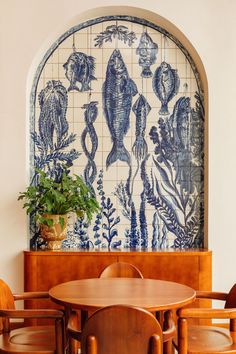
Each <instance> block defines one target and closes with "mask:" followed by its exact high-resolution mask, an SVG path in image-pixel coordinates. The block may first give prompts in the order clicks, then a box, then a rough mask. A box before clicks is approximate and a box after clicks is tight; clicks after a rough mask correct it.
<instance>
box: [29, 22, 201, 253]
mask: <svg viewBox="0 0 236 354" xmlns="http://www.w3.org/2000/svg"><path fill="white" fill-rule="evenodd" d="M30 133H31V171H34V168H35V167H36V168H40V169H44V170H45V171H47V173H48V174H50V175H51V176H54V177H55V178H57V177H58V176H59V175H60V173H61V169H62V165H64V164H67V165H68V166H70V171H71V173H76V174H80V175H82V176H83V177H84V179H85V181H86V183H87V184H88V185H90V186H91V188H92V189H93V190H94V191H95V192H96V195H97V198H98V200H99V202H100V205H101V212H100V213H99V214H97V215H95V216H94V219H93V221H92V222H91V224H90V225H89V224H88V223H87V222H86V221H85V220H76V219H75V217H74V216H71V217H70V226H69V230H68V236H67V239H66V240H64V241H63V247H65V248H72V247H73V248H107V247H108V248H113V249H114V248H122V249H123V248H128V249H129V248H144V249H145V248H153V249H162V248H189V247H202V246H204V245H203V240H204V234H203V233H204V103H203V92H202V87H201V82H200V79H199V74H198V72H197V69H196V66H195V64H194V61H193V60H192V58H191V57H190V55H189V53H188V52H187V50H186V49H185V48H184V47H183V46H182V45H181V43H180V42H179V41H178V40H177V39H176V38H175V37H174V36H173V35H171V34H170V33H168V32H166V31H165V30H164V29H163V28H161V27H158V26H156V25H154V24H152V23H150V22H148V21H145V20H143V19H139V18H134V17H130V16H129V17H128V16H109V17H102V18H97V19H93V20H90V21H88V22H85V23H83V24H79V25H77V26H75V27H73V28H71V29H70V30H69V31H68V32H66V33H65V34H63V35H62V36H61V37H60V38H59V39H58V40H57V41H56V42H55V43H54V44H53V46H52V47H51V48H50V49H49V50H48V52H47V53H46V54H45V56H44V58H43V60H42V62H41V63H40V65H39V67H38V69H37V72H36V74H35V79H34V83H33V87H32V92H31V132H30ZM36 180H37V176H35V175H33V172H32V183H36ZM30 243H31V247H35V246H37V247H40V246H41V245H42V240H40V237H39V236H38V232H37V229H36V227H35V225H34V223H33V222H31V241H30Z"/></svg>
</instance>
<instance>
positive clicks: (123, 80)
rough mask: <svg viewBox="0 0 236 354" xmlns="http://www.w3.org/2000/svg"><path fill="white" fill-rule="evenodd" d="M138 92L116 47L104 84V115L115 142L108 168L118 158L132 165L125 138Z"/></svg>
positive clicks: (107, 164) (107, 163)
mask: <svg viewBox="0 0 236 354" xmlns="http://www.w3.org/2000/svg"><path fill="white" fill-rule="evenodd" d="M137 93H138V91H137V86H136V84H135V82H134V81H133V80H132V79H131V78H130V77H129V74H128V71H127V68H126V66H125V63H124V61H123V58H122V55H121V53H120V51H119V50H118V49H115V50H114V52H113V53H112V55H111V57H110V59H109V61H108V64H107V72H106V80H105V82H104V85H103V110H104V116H105V119H106V121H107V125H108V128H109V131H110V133H111V139H112V142H113V146H112V150H111V152H110V153H109V155H108V156H107V160H106V167H107V168H108V167H109V166H110V165H111V164H113V163H114V162H116V161H117V160H121V161H125V162H126V163H127V164H128V165H130V154H129V152H128V151H127V149H126V148H125V146H124V141H123V140H124V136H125V135H126V133H127V131H128V129H129V121H130V118H129V115H130V111H131V106H132V97H133V96H135V95H136V94H137Z"/></svg>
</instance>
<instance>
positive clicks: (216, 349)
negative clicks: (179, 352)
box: [188, 326, 236, 354]
mask: <svg viewBox="0 0 236 354" xmlns="http://www.w3.org/2000/svg"><path fill="white" fill-rule="evenodd" d="M233 350H236V344H233V341H232V338H231V336H230V332H229V330H228V329H226V328H221V327H214V326H189V327H188V353H189V354H191V353H192V354H193V353H194V354H196V353H204V354H208V353H209V354H210V353H221V352H224V353H230V352H231V351H233Z"/></svg>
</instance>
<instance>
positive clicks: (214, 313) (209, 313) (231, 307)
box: [175, 284, 236, 354]
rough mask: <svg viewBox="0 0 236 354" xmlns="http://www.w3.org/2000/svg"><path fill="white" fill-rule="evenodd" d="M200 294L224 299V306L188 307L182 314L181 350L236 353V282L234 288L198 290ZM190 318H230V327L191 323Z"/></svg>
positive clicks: (181, 310)
mask: <svg viewBox="0 0 236 354" xmlns="http://www.w3.org/2000/svg"><path fill="white" fill-rule="evenodd" d="M197 298H201V299H204V298H205V299H215V300H224V301H225V306H224V309H208V308H185V309H180V310H179V311H178V312H177V314H178V317H179V319H178V343H176V342H175V346H176V347H177V349H178V352H179V354H187V353H191V354H193V353H204V354H206V353H207V354H209V353H214V354H217V353H236V284H235V285H234V286H233V287H232V288H231V290H230V292H229V293H228V294H227V293H220V292H204V291H199V292H197ZM190 318H198V319H199V318H204V319H214V318H216V319H218V318H219V319H229V322H230V324H229V329H228V328H221V327H219V326H202V325H194V326H193V325H188V319H190Z"/></svg>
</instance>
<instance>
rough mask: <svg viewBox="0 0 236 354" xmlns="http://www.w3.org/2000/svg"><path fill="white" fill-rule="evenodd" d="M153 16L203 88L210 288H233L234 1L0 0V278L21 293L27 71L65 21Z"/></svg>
mask: <svg viewBox="0 0 236 354" xmlns="http://www.w3.org/2000/svg"><path fill="white" fill-rule="evenodd" d="M111 5H117V6H122V5H124V6H135V7H140V8H143V7H145V9H146V10H150V11H153V12H155V13H157V14H158V15H160V16H163V17H165V18H166V19H167V20H169V21H170V22H172V23H173V24H174V25H175V26H176V27H177V28H178V29H179V30H180V31H182V32H183V33H184V34H185V36H186V37H187V38H188V40H189V41H190V42H191V43H192V45H193V46H194V47H195V49H196V51H197V52H198V54H199V56H200V58H201V60H202V62H203V65H204V67H205V71H206V74H207V78H208V89H209V182H208V183H209V212H208V216H209V217H208V229H209V230H208V245H209V248H210V249H212V251H213V288H214V289H218V290H222V291H223V290H227V289H228V288H229V287H230V286H231V284H232V283H234V282H235V275H234V272H233V269H234V264H235V260H234V253H235V246H236V240H235V237H234V228H235V227H234V219H235V216H234V204H235V203H234V201H235V199H236V189H235V187H234V182H235V173H236V163H235V156H234V151H235V150H236V139H235V128H236V123H235V118H234V111H235V109H234V107H235V103H234V97H235V94H236V88H235V79H234V78H235V77H236V68H235V65H234V63H235V59H236V42H235V34H236V26H235V24H236V2H235V1H234V0H199V1H198V2H195V1H193V0H191V1H189V0H178V1H173V0H156V1H151V0H146V1H145V3H143V1H140V0H135V1H131V0H126V1H125V2H124V1H118V0H113V1H111V0H110V1H106V0H101V1H95V0H90V2H89V3H86V2H82V1H78V0H77V1H75V0H50V1H49V0H40V1H39V0H33V1H32V0H21V1H18V0H0V53H1V55H0V78H1V85H0V97H1V99H0V102H1V104H0V161H1V173H0V195H1V198H0V224H1V233H0V245H1V248H0V255H1V257H0V277H1V278H3V279H5V280H6V281H7V282H8V283H9V284H10V285H11V286H12V287H13V289H14V290H15V291H19V290H22V288H23V255H22V250H23V249H25V248H27V245H28V239H27V218H26V215H25V212H24V211H23V210H22V209H21V206H20V204H19V202H17V195H18V193H19V191H22V190H24V189H25V185H26V183H27V181H28V165H29V164H28V122H27V110H28V108H29V103H28V97H29V96H28V90H29V89H30V83H31V82H32V81H31V79H32V75H33V68H35V65H36V62H39V60H40V59H41V57H42V55H43V53H44V52H45V51H46V50H47V49H48V48H49V46H50V44H51V43H52V42H53V41H55V39H56V38H57V37H58V36H59V35H60V34H62V33H63V32H64V31H65V30H66V29H68V28H70V26H71V25H74V24H75V22H74V21H73V18H76V16H77V15H79V14H80V13H82V12H84V11H87V10H88V9H92V8H94V7H100V6H111Z"/></svg>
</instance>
